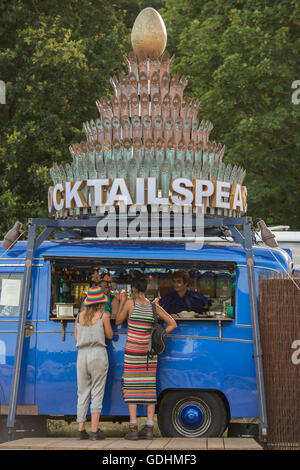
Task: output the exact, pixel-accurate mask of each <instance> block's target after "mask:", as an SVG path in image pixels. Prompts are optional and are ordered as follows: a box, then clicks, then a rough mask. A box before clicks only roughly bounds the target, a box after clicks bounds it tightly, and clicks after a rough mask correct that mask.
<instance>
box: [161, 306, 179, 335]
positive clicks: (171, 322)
mask: <svg viewBox="0 0 300 470" xmlns="http://www.w3.org/2000/svg"><path fill="white" fill-rule="evenodd" d="M156 313H157V315H158V316H159V318H161V319H162V320H163V321H164V322H166V323H167V325H168V326H167V328H166V333H171V331H173V330H175V328H177V323H176V321H175V320H174V318H173V317H171V315H169V314H168V313H167V312H166V311H165V310H164V309H163V308H162V307H161V306H160V305H157V304H156Z"/></svg>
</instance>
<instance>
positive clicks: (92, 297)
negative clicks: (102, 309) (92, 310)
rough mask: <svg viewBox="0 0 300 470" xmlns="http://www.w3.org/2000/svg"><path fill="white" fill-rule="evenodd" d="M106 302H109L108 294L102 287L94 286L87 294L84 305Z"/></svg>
mask: <svg viewBox="0 0 300 470" xmlns="http://www.w3.org/2000/svg"><path fill="white" fill-rule="evenodd" d="M105 302H108V297H107V295H105V294H104V293H103V291H102V289H101V287H98V286H94V287H90V288H89V290H88V293H87V296H86V297H85V299H84V301H83V302H82V303H83V305H85V306H86V307H88V306H89V305H92V304H98V303H105Z"/></svg>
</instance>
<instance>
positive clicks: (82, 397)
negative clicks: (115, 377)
mask: <svg viewBox="0 0 300 470" xmlns="http://www.w3.org/2000/svg"><path fill="white" fill-rule="evenodd" d="M107 372H108V357H107V351H106V348H103V347H101V346H96V347H85V348H80V349H78V355H77V395H78V398H77V422H78V423H82V422H84V421H86V415H87V411H88V407H89V404H90V403H91V413H101V410H102V401H103V395H104V389H105V383H106V377H107Z"/></svg>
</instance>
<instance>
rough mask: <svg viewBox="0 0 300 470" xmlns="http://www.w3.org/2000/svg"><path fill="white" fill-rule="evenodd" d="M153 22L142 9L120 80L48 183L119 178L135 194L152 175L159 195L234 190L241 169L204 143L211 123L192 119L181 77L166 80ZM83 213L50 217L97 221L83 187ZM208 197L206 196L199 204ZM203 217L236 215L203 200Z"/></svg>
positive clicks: (162, 36)
mask: <svg viewBox="0 0 300 470" xmlns="http://www.w3.org/2000/svg"><path fill="white" fill-rule="evenodd" d="M164 28H165V27H164V23H163V20H162V18H161V16H160V15H159V14H158V12H156V10H154V9H153V8H146V9H144V10H143V11H142V12H141V13H140V14H139V15H138V17H137V19H136V22H135V24H134V26H133V30H132V45H133V51H131V52H130V53H129V55H128V57H127V58H126V62H127V65H128V74H127V75H120V76H119V78H117V77H116V76H113V77H112V78H111V79H110V83H111V85H112V88H113V96H112V98H111V99H108V98H107V97H101V98H100V99H99V100H97V101H96V106H97V109H98V111H99V114H100V116H99V118H97V119H96V120H91V121H88V122H85V123H84V124H83V130H84V133H85V137H86V141H83V142H81V143H75V144H73V145H71V146H70V147H69V150H70V153H71V156H72V163H67V164H66V166H65V167H64V166H63V165H59V166H58V165H56V166H54V167H53V168H51V170H50V174H51V177H52V180H53V183H54V185H55V184H57V183H64V182H65V181H81V180H87V179H99V178H110V179H111V180H113V179H114V178H125V179H126V181H127V184H128V189H129V191H130V193H131V194H132V196H133V197H134V196H135V179H136V177H144V178H147V177H150V176H152V177H155V178H156V180H157V187H158V189H159V191H160V193H161V195H162V196H163V197H167V196H168V195H169V188H170V184H171V182H172V180H174V179H176V178H181V177H182V178H188V179H204V180H211V181H216V180H220V181H225V182H229V183H235V184H242V183H243V180H244V178H245V171H244V170H243V169H242V168H240V167H237V166H232V165H231V164H225V163H224V162H223V161H222V160H223V156H224V152H225V146H222V145H221V144H217V143H216V142H214V141H213V142H211V141H210V134H211V131H212V129H213V125H212V123H211V122H209V121H206V120H201V121H200V120H199V118H198V112H199V107H200V102H199V101H198V100H195V99H192V100H190V99H189V98H188V97H187V96H186V95H185V94H184V90H185V88H186V86H187V79H186V78H185V77H184V76H183V77H179V76H178V75H177V74H174V75H171V66H172V63H173V62H174V56H172V57H170V54H169V53H168V51H167V50H164V47H165V44H166V33H165V32H164ZM84 196H85V198H86V200H87V201H88V202H89V207H88V208H83V209H82V208H81V209H78V208H75V209H68V210H62V211H59V212H58V213H56V214H55V215H56V218H64V217H68V216H72V217H74V216H75V217H76V216H77V217H78V216H81V215H87V214H89V215H98V214H100V210H99V208H97V207H96V206H95V201H94V193H93V188H89V189H88V188H85V194H84ZM207 199H208V198H207ZM205 213H206V215H213V214H217V215H222V216H237V215H239V213H238V211H233V210H229V209H214V208H212V207H211V200H207V201H206V207H205Z"/></svg>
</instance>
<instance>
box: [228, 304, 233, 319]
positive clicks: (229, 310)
mask: <svg viewBox="0 0 300 470" xmlns="http://www.w3.org/2000/svg"><path fill="white" fill-rule="evenodd" d="M226 313H227V316H228V317H229V318H234V311H233V307H231V306H229V307H226Z"/></svg>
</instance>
